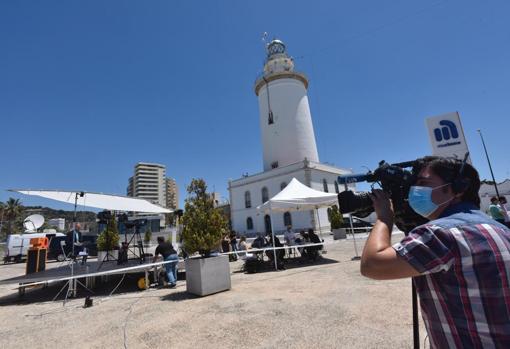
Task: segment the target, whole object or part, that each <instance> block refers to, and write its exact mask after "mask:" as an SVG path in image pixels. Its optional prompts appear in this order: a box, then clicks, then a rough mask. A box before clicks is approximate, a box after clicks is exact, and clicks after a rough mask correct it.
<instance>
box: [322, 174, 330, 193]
mask: <svg viewBox="0 0 510 349" xmlns="http://www.w3.org/2000/svg"><path fill="white" fill-rule="evenodd" d="M322 187H323V188H324V192H325V193H329V191H328V181H326V178H324V179H323V180H322Z"/></svg>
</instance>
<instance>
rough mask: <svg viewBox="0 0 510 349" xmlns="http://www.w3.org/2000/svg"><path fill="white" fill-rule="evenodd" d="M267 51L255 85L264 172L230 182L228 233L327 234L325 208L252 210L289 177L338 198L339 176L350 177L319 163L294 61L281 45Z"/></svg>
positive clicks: (303, 86)
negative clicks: (308, 231) (289, 228)
mask: <svg viewBox="0 0 510 349" xmlns="http://www.w3.org/2000/svg"><path fill="white" fill-rule="evenodd" d="M266 49H267V52H266V61H265V64H264V72H263V74H262V76H261V77H260V78H258V79H257V80H256V81H255V94H256V95H257V97H258V103H259V111H260V133H261V135H262V147H263V159H264V171H263V172H260V173H255V174H248V173H245V172H243V173H244V174H243V177H242V178H238V179H233V180H230V181H229V184H228V189H229V193H230V215H231V223H232V228H233V229H234V230H235V231H236V232H238V233H239V234H241V235H247V236H254V235H255V234H257V233H269V232H271V230H273V231H275V232H277V233H279V232H282V231H284V230H285V229H286V226H288V225H292V227H293V228H294V229H299V230H306V229H309V228H312V229H314V230H315V231H318V230H319V229H320V230H322V231H329V229H330V222H329V219H328V214H327V210H326V208H320V209H319V210H318V211H312V210H310V211H306V210H305V211H293V212H272V213H271V214H269V213H262V212H259V211H258V210H257V206H259V205H262V204H263V203H264V202H266V201H267V200H269V198H271V197H273V196H274V195H276V194H278V193H279V192H280V191H281V190H282V189H284V188H285V187H286V186H287V184H288V183H290V181H291V180H292V179H293V178H296V179H297V180H298V181H300V182H301V183H303V184H305V185H306V186H308V187H310V188H312V189H316V190H321V191H325V192H330V193H334V192H336V193H338V192H340V190H343V187H342V186H339V184H338V181H337V178H338V176H339V175H341V174H346V173H349V170H347V169H342V168H338V167H335V166H333V165H331V164H322V163H320V162H319V155H318V153H317V145H316V143H315V134H314V131H313V125H312V116H311V115H310V107H309V105H308V96H307V88H308V79H307V78H306V76H305V75H304V74H302V73H299V72H296V71H294V62H293V61H292V58H291V57H289V55H288V54H287V52H286V48H285V44H284V43H283V42H281V41H280V40H273V41H271V42H270V43H269V44H268V45H267V47H266ZM253 161H256V159H253ZM319 222H320V223H321V224H319Z"/></svg>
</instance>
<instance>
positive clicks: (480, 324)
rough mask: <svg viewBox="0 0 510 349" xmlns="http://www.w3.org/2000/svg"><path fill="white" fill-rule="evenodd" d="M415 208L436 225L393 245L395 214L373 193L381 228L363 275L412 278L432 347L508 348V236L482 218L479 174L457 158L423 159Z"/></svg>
mask: <svg viewBox="0 0 510 349" xmlns="http://www.w3.org/2000/svg"><path fill="white" fill-rule="evenodd" d="M421 165H422V166H421V170H420V171H419V174H418V178H417V181H416V183H415V186H413V187H411V189H410V191H409V205H410V206H411V207H412V208H413V210H414V211H416V212H417V213H418V214H420V215H421V216H423V217H425V218H427V219H429V220H430V221H429V222H428V223H426V224H424V225H421V226H419V227H417V228H415V229H413V230H412V231H411V232H410V233H409V235H408V236H407V237H405V238H404V239H403V240H402V241H400V242H399V243H397V244H395V245H393V246H391V231H392V228H393V218H394V214H393V208H392V204H391V202H390V200H389V197H388V195H387V194H386V193H384V192H383V191H381V190H374V191H373V194H372V201H373V203H374V209H375V212H376V214H377V222H376V224H375V226H374V228H373V229H372V233H371V234H370V236H369V238H368V240H367V242H366V244H365V248H364V250H363V255H362V257H361V274H363V275H364V276H367V277H369V278H372V279H378V280H386V279H397V278H404V277H414V278H413V282H414V284H415V286H416V289H417V292H418V294H419V297H420V306H421V309H422V315H423V319H424V322H425V327H426V328H427V332H428V334H429V338H430V343H431V347H433V348H452V347H457V348H474V347H484V348H489V347H490V348H492V347H506V348H508V347H510V287H509V284H510V270H509V269H510V258H509V257H510V253H509V250H510V230H509V229H508V228H507V227H505V226H504V225H502V224H500V223H498V222H496V221H495V220H493V219H491V218H489V217H488V216H487V215H485V214H484V213H482V212H480V210H479V209H480V198H479V196H478V190H479V188H480V179H479V177H478V173H477V171H476V170H475V169H474V168H473V167H472V166H471V165H469V164H464V166H463V163H462V162H461V161H459V160H455V159H449V158H439V157H426V158H423V159H422V160H421Z"/></svg>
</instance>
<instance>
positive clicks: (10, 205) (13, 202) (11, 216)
mask: <svg viewBox="0 0 510 349" xmlns="http://www.w3.org/2000/svg"><path fill="white" fill-rule="evenodd" d="M2 211H3V213H4V216H5V218H6V219H7V221H8V222H9V225H8V233H10V234H12V233H16V232H17V230H18V227H17V226H16V225H13V223H15V222H16V221H17V220H18V219H19V218H20V217H21V214H22V213H23V206H21V202H20V201H19V199H14V198H9V200H7V203H6V204H5V205H4V209H3V210H2Z"/></svg>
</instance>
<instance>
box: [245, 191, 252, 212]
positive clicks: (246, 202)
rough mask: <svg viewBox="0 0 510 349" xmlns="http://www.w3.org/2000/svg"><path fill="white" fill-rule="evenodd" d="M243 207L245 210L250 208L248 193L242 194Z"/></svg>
mask: <svg viewBox="0 0 510 349" xmlns="http://www.w3.org/2000/svg"><path fill="white" fill-rule="evenodd" d="M244 207H246V208H250V207H251V195H250V192H249V191H245V192H244Z"/></svg>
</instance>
